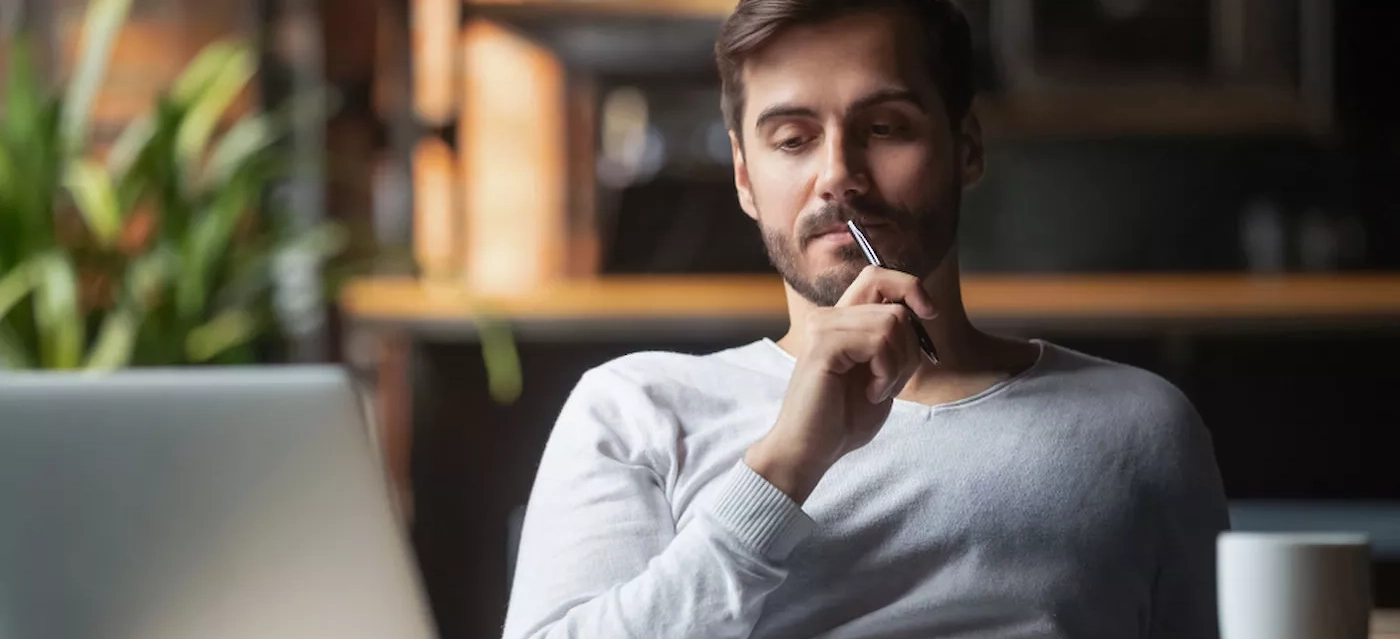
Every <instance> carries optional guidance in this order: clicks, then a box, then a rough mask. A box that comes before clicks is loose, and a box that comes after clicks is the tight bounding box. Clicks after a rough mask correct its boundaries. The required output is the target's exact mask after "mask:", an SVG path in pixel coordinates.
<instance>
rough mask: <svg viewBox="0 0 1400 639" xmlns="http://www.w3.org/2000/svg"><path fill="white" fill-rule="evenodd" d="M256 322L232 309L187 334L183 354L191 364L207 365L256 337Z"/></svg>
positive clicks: (236, 309)
mask: <svg viewBox="0 0 1400 639" xmlns="http://www.w3.org/2000/svg"><path fill="white" fill-rule="evenodd" d="M258 330H259V328H258V321H257V319H256V318H254V317H253V315H252V313H249V312H248V311H246V310H244V309H241V308H231V309H228V310H226V311H224V312H222V313H219V314H218V315H217V316H215V317H214V319H212V320H209V321H208V322H206V323H205V324H203V325H201V326H199V327H197V328H195V329H194V330H191V331H190V334H189V336H188V337H186V338H185V355H186V356H187V357H189V359H190V361H192V362H207V361H209V360H211V359H214V358H215V357H218V356H219V354H220V353H223V352H224V351H227V350H228V349H230V348H234V347H236V346H239V345H242V344H245V343H247V342H248V341H249V340H251V339H253V338H254V337H256V336H257V334H258Z"/></svg>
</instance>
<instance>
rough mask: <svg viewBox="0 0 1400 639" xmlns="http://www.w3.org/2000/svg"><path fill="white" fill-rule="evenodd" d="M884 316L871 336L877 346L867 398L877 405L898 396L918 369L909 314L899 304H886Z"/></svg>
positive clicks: (917, 352) (915, 346)
mask: <svg viewBox="0 0 1400 639" xmlns="http://www.w3.org/2000/svg"><path fill="white" fill-rule="evenodd" d="M881 308H882V309H883V310H885V317H884V318H883V319H882V320H881V321H880V328H879V330H878V331H876V332H875V333H874V335H873V337H874V338H875V341H876V343H875V344H874V345H873V346H872V348H873V349H874V350H875V354H874V357H872V358H871V360H870V371H871V379H870V382H869V384H868V385H867V388H866V395H867V397H869V399H870V402H871V403H872V404H880V403H884V402H886V401H888V400H889V399H890V398H892V397H894V396H896V395H898V394H899V393H900V392H901V391H903V390H904V385H905V384H906V383H908V382H909V378H911V377H913V375H914V371H915V370H917V369H918V367H919V354H920V351H919V344H918V340H917V339H916V338H915V336H914V331H913V330H912V329H911V328H910V326H909V319H908V312H907V311H905V310H904V308H903V307H901V306H898V305H886V306H883V307H881Z"/></svg>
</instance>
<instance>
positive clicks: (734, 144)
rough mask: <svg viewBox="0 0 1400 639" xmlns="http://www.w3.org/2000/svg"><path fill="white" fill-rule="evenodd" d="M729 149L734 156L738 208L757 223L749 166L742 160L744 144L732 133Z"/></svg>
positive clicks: (756, 210)
mask: <svg viewBox="0 0 1400 639" xmlns="http://www.w3.org/2000/svg"><path fill="white" fill-rule="evenodd" d="M729 147H730V150H731V152H732V153H733V154H734V189H735V190H736V191H738V192H739V206H740V207H742V208H743V209H744V213H747V214H748V216H749V217H751V218H753V219H754V221H757V220H758V207H757V206H754V203H753V187H752V186H751V185H750V183H749V164H748V160H746V159H745V158H744V144H743V143H742V142H740V141H739V136H737V135H734V132H733V131H730V132H729Z"/></svg>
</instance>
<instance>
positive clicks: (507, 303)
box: [341, 274, 1400, 331]
mask: <svg viewBox="0 0 1400 639" xmlns="http://www.w3.org/2000/svg"><path fill="white" fill-rule="evenodd" d="M963 294H964V298H965V301H966V304H967V308H968V312H969V313H970V314H971V315H972V316H973V317H974V319H976V320H979V321H985V322H991V323H1006V324H1009V325H1015V326H1022V327H1031V328H1034V327H1043V326H1055V327H1068V328H1071V329H1083V330H1088V329H1090V328H1094V329H1095V330H1097V329H1099V328H1103V329H1105V330H1113V329H1114V328H1115V327H1117V326H1127V325H1130V324H1133V323H1136V322H1152V323H1166V324H1171V325H1174V326H1182V325H1185V326H1187V327H1188V328H1189V327H1190V326H1192V325H1202V326H1205V325H1210V324H1213V323H1216V324H1218V323H1222V322H1224V323H1231V324H1233V325H1234V326H1237V327H1238V326H1245V327H1248V326H1251V325H1256V324H1260V323H1268V322H1280V321H1281V322H1293V323H1295V325H1305V324H1309V323H1315V324H1327V325H1339V324H1366V325H1387V324H1388V325H1392V326H1400V324H1397V323H1394V322H1396V320H1400V275H1391V274H1386V275H1381V274H1373V275H1281V276H1249V275H1236V274H1200V275H1128V274H1124V275H1044V276H1027V275H1005V276H1003V275H995V276H993V275H970V276H965V277H964V278H963ZM341 305H342V308H343V309H344V311H345V312H346V313H347V315H348V316H349V317H350V318H352V319H353V320H354V321H357V322H369V323H373V324H387V325H394V326H405V327H415V326H417V327H423V328H429V329H453V328H457V329H469V327H470V325H471V324H472V323H473V319H474V318H475V317H477V316H478V314H481V313H489V314H491V315H492V316H493V317H499V318H505V319H508V320H511V321H513V322H516V323H523V324H526V325H531V324H533V325H536V326H547V327H549V328H551V330H559V331H567V330H569V329H570V327H583V326H585V325H593V326H597V325H599V324H604V325H613V326H615V327H617V328H618V329H619V330H634V328H635V327H636V326H638V325H640V324H646V323H653V324H655V323H671V324H672V325H674V326H685V327H692V328H697V329H701V328H703V327H704V326H705V325H706V324H707V323H721V324H724V323H732V322H758V323H765V324H782V323H785V322H786V318H787V309H786V301H785V298H784V295H783V289H782V282H781V280H779V279H778V278H776V277H771V276H764V275H754V276H691V277H671V276H667V277H609V278H599V279H587V280H577V281H562V282H558V283H554V284H548V285H545V286H541V287H539V288H537V289H534V290H525V291H520V292H516V293H505V294H479V293H474V292H473V291H471V290H468V289H466V288H462V287H455V286H444V285H434V284H428V283H423V282H419V281H416V280H411V279H364V280H359V281H355V282H353V283H351V284H350V285H349V286H347V287H346V289H345V290H344V292H343V294H342V296H341Z"/></svg>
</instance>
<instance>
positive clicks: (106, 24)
mask: <svg viewBox="0 0 1400 639" xmlns="http://www.w3.org/2000/svg"><path fill="white" fill-rule="evenodd" d="M130 10H131V0H92V2H91V3H90V4H88V9H87V15H86V17H85V18H84V20H83V35H82V44H81V45H79V46H80V53H79V54H78V65H77V67H76V68H75V69H74V72H73V79H72V80H71V81H70V82H69V84H68V93H67V97H66V98H65V99H64V101H63V102H64V110H63V118H62V122H63V124H62V128H61V131H62V139H63V140H64V142H65V143H66V144H67V145H68V147H67V148H69V149H75V148H78V147H79V146H80V145H81V143H82V142H83V139H84V138H85V137H86V136H87V124H88V117H89V116H90V115H91V111H92V101H93V98H95V97H96V96H97V90H98V88H100V87H101V86H102V79H103V76H105V75H106V73H107V62H108V59H109V58H110V57H111V55H112V45H113V43H114V41H115V40H116V38H117V33H118V32H120V31H121V28H122V23H124V22H126V16H127V13H128V12H130Z"/></svg>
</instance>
